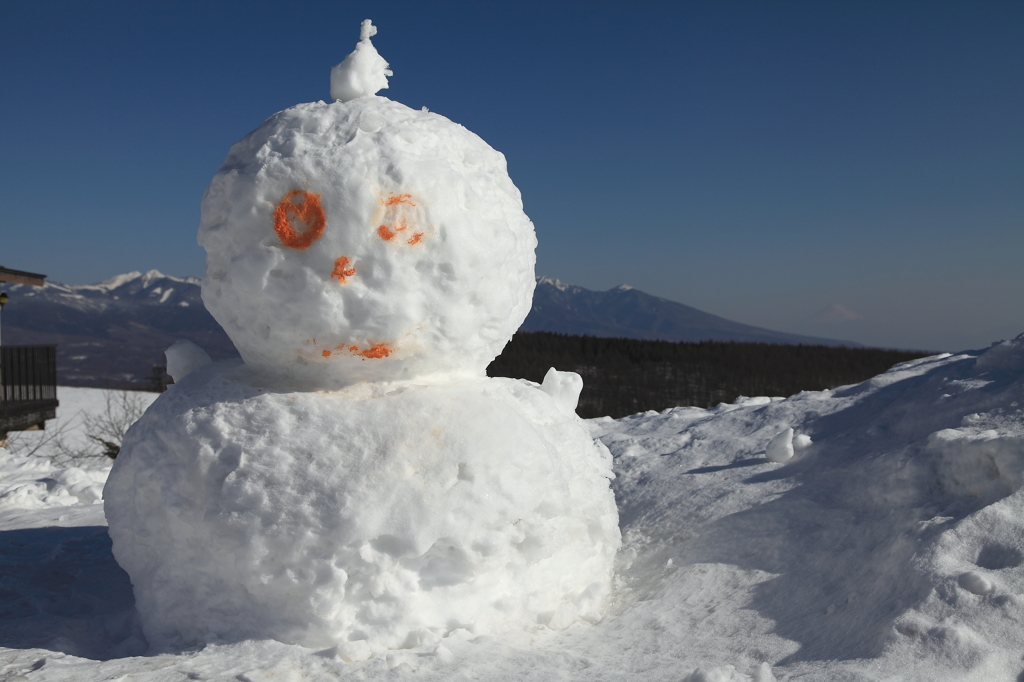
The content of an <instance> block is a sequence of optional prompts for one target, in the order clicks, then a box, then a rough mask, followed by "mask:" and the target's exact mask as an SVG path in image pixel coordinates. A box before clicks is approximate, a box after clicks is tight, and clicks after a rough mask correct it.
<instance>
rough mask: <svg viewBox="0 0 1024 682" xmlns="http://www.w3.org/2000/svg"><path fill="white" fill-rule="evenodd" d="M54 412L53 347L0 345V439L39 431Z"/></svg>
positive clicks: (54, 374)
mask: <svg viewBox="0 0 1024 682" xmlns="http://www.w3.org/2000/svg"><path fill="white" fill-rule="evenodd" d="M56 409H57V347H56V346H0V437H2V435H3V434H4V433H6V432H7V431H20V430H23V429H29V428H36V427H38V428H42V427H43V425H44V424H45V422H46V420H47V419H53V418H54V417H55V416H56Z"/></svg>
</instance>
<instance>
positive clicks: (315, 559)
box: [105, 20, 619, 659]
mask: <svg viewBox="0 0 1024 682" xmlns="http://www.w3.org/2000/svg"><path fill="white" fill-rule="evenodd" d="M375 33H376V29H375V28H374V27H373V26H372V25H371V24H370V22H369V20H367V21H365V22H363V26H362V31H361V36H360V42H359V43H358V45H357V47H356V50H355V51H354V52H353V53H352V54H350V55H349V56H348V57H347V58H346V59H345V60H344V61H343V62H342V63H340V64H338V65H337V66H336V67H334V70H333V71H332V73H331V95H332V97H333V98H334V99H335V102H334V103H332V104H325V103H323V102H316V103H311V104H300V105H297V106H295V107H292V108H290V109H287V110H285V111H283V112H280V113H278V114H275V115H274V116H272V117H271V118H270V119H268V120H267V121H266V122H265V123H264V124H263V125H262V126H260V128H258V129H257V130H255V131H254V132H252V133H251V134H249V135H248V136H247V137H246V138H244V139H243V140H242V141H240V142H238V143H237V144H236V145H235V146H234V147H232V149H231V151H230V153H229V154H228V158H227V160H226V161H225V163H224V165H223V166H222V168H221V169H220V171H218V173H217V174H216V176H215V177H214V179H213V181H212V182H211V183H210V186H209V189H208V190H207V192H206V195H205V197H204V198H203V205H202V221H201V224H200V227H199V242H200V244H201V245H202V246H204V247H205V248H206V251H207V269H206V275H205V277H204V279H203V300H204V302H205V303H206V305H207V307H208V308H209V310H210V312H211V313H212V314H213V315H214V317H215V318H216V319H217V320H218V322H220V323H221V325H222V326H223V327H224V329H225V330H226V331H227V332H228V334H229V336H230V337H231V339H232V341H234V343H235V346H236V347H237V348H238V350H239V352H240V353H241V355H242V358H243V359H244V363H238V362H233V363H232V362H227V363H223V362H222V363H213V364H209V365H202V363H198V364H196V365H195V366H197V367H199V368H198V369H195V370H194V371H192V372H191V373H190V374H188V375H187V376H185V377H184V378H182V379H181V380H180V381H178V383H177V384H176V385H175V386H174V387H173V388H172V389H171V390H169V391H168V392H167V393H165V394H164V395H163V396H161V398H160V399H159V400H158V401H157V402H156V403H154V406H153V407H152V408H151V410H150V411H149V412H148V413H147V414H146V415H145V416H144V417H143V418H142V419H141V420H140V421H139V422H138V423H137V424H136V425H135V426H134V427H133V428H132V429H131V430H130V432H129V433H128V434H127V436H126V438H125V441H124V446H123V448H122V451H121V455H120V456H119V457H118V459H117V461H116V463H115V467H114V469H113V470H112V472H111V475H110V478H109V479H108V483H107V487H106V490H105V505H106V507H105V510H106V513H107V517H108V521H109V524H110V534H111V537H112V539H113V543H114V554H115V556H116V558H117V560H118V562H119V563H120V564H121V565H122V567H124V568H125V570H126V571H127V572H128V573H129V575H130V576H131V578H132V583H133V586H134V589H135V593H136V603H137V607H138V610H139V613H140V615H141V617H142V621H143V626H144V630H145V633H146V636H147V638H149V640H150V641H151V643H154V644H157V645H166V644H171V643H175V642H196V641H203V640H209V639H211V638H216V639H228V640H230V639H241V638H259V637H270V638H275V639H278V640H281V641H285V642H295V643H299V644H303V645H306V646H314V647H331V646H336V647H338V652H339V655H340V656H342V657H343V658H347V659H357V658H365V657H367V656H370V655H372V654H373V653H374V652H378V651H382V650H385V649H388V648H397V647H406V648H408V647H416V646H434V645H435V644H436V642H437V641H438V640H440V639H441V638H443V637H445V636H447V635H449V634H451V633H452V632H453V631H456V630H460V631H461V630H465V631H468V632H471V633H478V634H479V633H495V632H501V631H503V630H505V629H508V628H544V627H549V628H560V627H565V626H567V625H568V624H570V623H572V622H574V621H576V620H577V619H581V618H582V619H585V620H590V621H594V620H596V619H598V618H600V615H599V610H600V602H601V599H602V598H603V596H604V595H605V593H606V591H607V589H608V584H609V580H610V573H611V561H612V558H613V556H614V553H615V551H616V550H617V548H618V546H619V532H618V518H617V512H616V509H615V503H614V498H613V497H612V494H611V491H610V489H609V485H608V479H609V478H610V477H611V469H610V465H611V458H610V455H609V454H608V452H607V450H606V449H604V447H603V446H601V445H600V444H599V443H595V442H594V441H592V440H591V439H590V437H589V435H588V433H587V431H586V429H585V427H584V426H583V424H582V422H581V421H580V420H579V418H578V417H576V415H575V412H574V410H575V406H576V400H577V398H578V396H579V390H580V388H581V387H582V383H581V381H580V380H579V377H578V376H577V375H571V374H566V373H559V372H555V371H554V370H552V371H551V372H549V374H548V377H546V378H545V382H544V384H543V385H541V386H537V385H536V384H531V383H529V382H525V381H513V380H510V379H488V378H486V376H485V375H484V372H485V369H486V367H487V365H488V364H489V363H490V361H491V360H492V359H493V358H494V357H495V356H496V355H497V354H498V353H499V352H500V350H501V348H502V347H503V346H504V344H505V343H506V342H507V341H508V339H509V338H510V337H511V336H512V334H513V333H514V332H515V330H516V329H517V328H518V326H519V325H520V324H521V323H522V321H523V319H525V317H526V314H527V313H528V312H529V309H530V305H531V299H532V293H533V286H534V276H533V267H534V248H535V245H536V238H535V236H534V231H533V225H532V224H531V222H530V220H529V219H528V218H527V217H526V215H525V214H524V213H523V209H522V202H521V199H520V195H519V192H518V190H517V189H516V188H515V186H514V185H513V184H512V182H511V180H510V179H509V177H508V174H507V172H506V168H505V161H504V157H503V156H502V155H501V154H499V153H498V152H496V151H494V150H493V149H491V148H490V147H489V146H488V145H487V144H486V143H484V142H483V141H482V140H481V139H480V138H479V137H477V136H476V135H474V134H473V133H470V132H469V131H468V130H466V129H465V128H463V127H462V126H459V125H457V124H454V123H452V122H451V121H449V120H447V119H445V118H444V117H442V116H438V115H437V114H432V113H427V112H426V111H425V110H424V111H414V110H412V109H409V108H407V107H405V106H404V105H401V104H398V103H396V102H392V101H390V100H388V99H385V98H383V97H378V96H376V94H375V93H376V92H377V90H379V89H380V88H383V87H387V78H386V77H387V76H388V75H391V72H390V71H389V70H388V69H387V66H388V64H387V62H385V61H384V60H383V59H382V58H381V57H380V55H379V54H378V53H377V51H376V50H375V49H374V47H373V45H372V43H371V42H370V38H371V36H373V35H374V34H375ZM177 380H178V377H176V381H177Z"/></svg>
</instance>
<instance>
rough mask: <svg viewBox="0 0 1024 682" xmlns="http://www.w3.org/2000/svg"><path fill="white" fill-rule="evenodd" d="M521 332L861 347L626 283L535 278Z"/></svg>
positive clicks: (665, 339)
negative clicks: (737, 318)
mask: <svg viewBox="0 0 1024 682" xmlns="http://www.w3.org/2000/svg"><path fill="white" fill-rule="evenodd" d="M522 329H523V330H524V331H535V332H539V331H545V332H559V333H562V334H589V335H590V336H615V337H625V338H630V339H658V340H662V341H707V340H713V341H752V342H760V343H789V344H805V345H824V346H851V347H859V346H860V345H861V344H859V343H854V342H852V341H838V340H836V339H823V338H818V337H814V336H801V335H799V334H787V333H785V332H777V331H772V330H770V329H762V328H760V327H752V326H750V325H746V324H741V323H739V322H733V321H732V320H727V319H725V318H723V317H718V316H717V315H712V314H710V313H706V312H704V311H702V310H697V309H696V308H691V307H690V306H687V305H683V304H682V303H676V302H675V301H669V300H668V299H664V298H659V297H657V296H651V295H650V294H645V293H644V292H642V291H640V290H639V289H635V288H633V287H631V286H629V285H627V284H623V285H620V286H617V287H615V288H614V289H610V290H608V291H591V290H589V289H584V288H583V287H579V286H575V285H573V284H566V283H564V282H560V281H558V280H557V279H551V278H550V277H538V278H537V289H536V291H535V292H534V294H533V310H531V311H530V315H529V316H528V317H527V318H526V322H524V323H523V326H522Z"/></svg>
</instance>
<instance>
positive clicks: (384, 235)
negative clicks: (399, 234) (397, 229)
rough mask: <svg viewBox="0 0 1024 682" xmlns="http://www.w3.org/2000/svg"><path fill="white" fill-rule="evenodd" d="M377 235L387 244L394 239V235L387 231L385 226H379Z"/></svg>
mask: <svg viewBox="0 0 1024 682" xmlns="http://www.w3.org/2000/svg"><path fill="white" fill-rule="evenodd" d="M377 234H378V235H380V238H381V239H383V240H384V241H386V242H389V241H391V240H392V239H394V238H395V233H394V232H392V231H391V230H389V229H388V226H387V225H381V226H380V227H378V228H377Z"/></svg>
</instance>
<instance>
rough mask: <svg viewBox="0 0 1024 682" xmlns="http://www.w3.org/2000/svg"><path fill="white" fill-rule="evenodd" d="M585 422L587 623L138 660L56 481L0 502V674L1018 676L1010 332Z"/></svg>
mask: <svg viewBox="0 0 1024 682" xmlns="http://www.w3.org/2000/svg"><path fill="white" fill-rule="evenodd" d="M213 367H216V365H211V368H213ZM203 371H210V370H209V369H207V370H201V371H200V373H199V374H201V373H202V372H203ZM199 374H197V375H194V376H192V377H189V378H187V379H186V380H185V381H184V382H183V384H182V385H180V386H178V388H182V387H183V386H186V385H189V384H190V383H191V382H194V381H196V379H197V378H198V376H199ZM173 390H175V389H172V391H173ZM88 391H90V389H69V388H63V387H62V388H61V389H60V392H59V397H60V400H61V407H60V408H59V413H58V418H59V419H66V418H67V416H68V415H65V414H64V413H63V410H65V407H66V406H69V407H70V408H71V409H78V407H77V406H78V405H84V404H85V401H86V398H87V397H88V398H91V399H92V400H94V401H98V402H99V403H102V392H101V391H94V392H92V393H87V392H88ZM168 397H170V392H168V393H167V394H164V398H161V401H163V400H165V399H166V398H168ZM289 402H290V401H289ZM587 423H588V424H589V426H590V428H591V431H592V433H593V434H594V435H596V436H599V437H600V439H601V440H602V442H604V443H605V444H606V445H607V446H608V447H609V449H610V451H611V453H612V455H613V457H614V465H613V467H614V471H615V474H616V478H615V479H614V481H613V486H614V489H615V493H616V499H617V503H618V508H619V518H620V528H621V531H622V533H623V538H624V546H623V548H622V550H621V551H620V552H619V554H618V558H617V561H616V570H615V578H614V589H613V590H612V592H611V594H610V595H609V596H608V598H607V599H606V600H605V602H604V610H605V618H604V619H603V620H602V621H601V622H600V623H598V624H596V625H588V624H585V623H584V622H577V623H576V624H574V625H571V626H570V627H569V628H567V629H566V630H562V631H556V630H551V629H550V628H539V629H536V630H533V631H529V632H527V631H517V630H513V631H509V632H507V633H504V634H502V635H500V636H478V635H476V634H474V633H472V632H469V631H467V630H453V631H452V632H451V633H450V634H448V635H447V636H445V637H443V638H441V639H440V641H432V640H430V639H429V638H425V639H423V640H421V641H420V642H419V643H418V644H414V643H413V642H409V643H408V644H409V645H410V648H407V649H392V650H389V651H387V652H378V653H375V654H373V655H372V656H371V657H370V658H368V659H366V660H364V661H354V660H353V659H355V658H359V657H360V656H361V655H363V654H365V649H362V647H361V646H360V645H359V644H358V640H356V641H342V642H338V643H336V644H334V645H332V646H330V647H327V648H324V649H311V648H306V647H302V646H297V645H288V644H283V643H280V642H277V641H276V640H270V639H254V640H248V641H244V642H237V643H227V642H213V643H210V644H207V645H206V646H203V647H200V648H189V649H177V648H169V649H166V650H164V651H163V652H162V653H160V652H159V651H158V650H157V649H155V648H151V649H150V650H149V655H146V656H142V655H140V654H142V653H144V652H146V647H147V643H146V641H145V639H143V635H142V633H141V631H140V630H139V628H138V625H137V617H136V615H135V610H134V608H133V606H132V592H131V584H130V583H129V581H128V578H127V576H126V575H125V574H124V573H123V572H122V571H120V569H119V568H118V567H117V565H116V564H115V563H114V561H113V558H112V556H111V554H110V544H109V540H108V538H107V535H106V533H105V532H104V528H103V517H102V514H101V513H100V511H101V509H100V507H101V505H98V504H88V503H86V502H84V501H82V500H79V501H78V502H77V503H76V504H72V505H70V506H69V505H64V504H62V503H61V502H60V501H59V499H58V498H59V497H62V495H58V496H55V497H54V498H53V499H51V500H49V501H45V500H44V501H43V503H42V504H37V503H36V502H33V503H31V504H30V505H29V506H27V507H16V506H14V505H12V504H8V505H6V506H3V507H0V559H2V562H3V564H2V566H3V572H2V578H0V579H2V588H3V592H2V593H0V595H2V598H3V599H2V601H0V607H2V608H0V647H2V648H0V677H3V678H6V679H9V680H18V679H21V677H24V678H26V679H29V680H32V681H35V680H47V681H48V680H53V681H64V680H74V681H75V682H83V681H84V682H93V681H100V680H111V679H140V680H150V679H151V680H164V679H166V680H177V679H182V680H186V679H204V680H218V681H219V680H224V681H228V680H233V681H237V680H251V681H256V680H259V681H261V682H263V681H267V682H269V681H271V680H299V679H310V680H334V679H339V678H340V679H369V680H420V681H427V682H434V681H441V680H445V681H447V680H452V679H470V678H472V679H478V680H494V681H497V680H507V679H517V680H545V681H546V680H551V679H565V680H581V681H582V680H587V681H590V680H627V681H633V682H660V681H663V680H664V681H666V682H668V681H671V682H676V681H678V680H682V679H687V678H690V679H710V680H745V681H746V680H757V681H767V680H778V681H779V682H782V681H784V680H798V679H799V680H851V681H865V682H866V681H871V680H887V681H892V680H901V681H921V682H926V681H928V682H930V681H933V680H940V681H949V682H954V681H956V682H959V681H961V680H968V681H973V682H988V681H991V680H1008V681H1012V680H1017V679H1021V676H1022V675H1024V660H1022V659H1021V657H1020V652H1021V651H1024V628H1022V627H1021V623H1024V490H1022V489H1021V487H1020V482H1019V481H1020V479H1019V478H1018V475H1017V474H1018V472H1019V470H1020V469H1019V467H1020V466H1021V463H1022V461H1024V336H1022V337H1018V338H1017V339H1014V340H1012V341H1008V342H1002V343H999V344H994V345H993V347H992V348H990V349H986V350H985V351H968V352H963V353H958V354H955V355H940V356H935V357H931V358H925V359H922V360H917V361H913V362H910V363H905V364H903V365H898V366H896V367H894V368H893V369H892V370H890V371H889V372H886V373H885V374H882V375H879V376H878V377H875V378H873V379H871V380H869V381H865V382H863V383H861V384H857V385H854V386H844V387H841V388H838V389H836V390H834V391H821V392H804V393H800V394H798V395H795V396H792V397H790V398H787V399H785V400H781V399H769V398H740V399H737V401H736V402H735V403H734V404H731V405H730V404H723V405H719V406H718V407H716V408H713V409H710V410H704V409H698V408H685V407H681V408H675V409H672V410H666V411H664V412H662V413H656V412H649V413H644V414H638V415H634V416H632V417H627V418H625V419H620V420H612V419H608V418H604V419H595V420H590V421H589V422H587ZM784 427H785V428H793V429H794V431H795V432H796V433H798V434H800V435H806V436H808V437H809V438H811V439H812V440H813V442H810V443H808V444H807V445H806V447H805V448H804V449H803V450H801V449H799V448H796V447H795V449H796V454H795V455H794V458H793V459H792V460H790V461H789V462H787V463H785V464H782V465H779V464H773V463H770V462H768V461H767V460H766V459H765V458H764V457H763V453H764V451H765V448H766V445H767V443H768V441H769V440H771V438H773V437H774V436H775V435H777V434H778V433H779V432H780V431H781V430H783V428H784ZM942 432H946V433H945V434H944V435H943V436H941V437H939V436H936V435H935V434H939V433H942ZM950 432H952V433H950ZM43 433H45V432H43ZM953 433H956V434H959V437H958V438H952V437H951V436H952V434H953ZM26 435H28V434H26ZM38 435H42V434H38ZM800 435H798V436H796V437H794V439H793V442H794V446H796V445H797V442H798V441H799V440H800ZM0 471H2V474H3V475H2V476H0V494H3V493H4V492H6V491H8V490H11V489H13V488H14V487H17V486H22V485H25V484H26V483H30V482H41V483H42V482H44V481H45V480H46V479H53V480H56V477H55V476H54V474H55V473H56V472H55V471H54V470H53V469H52V467H47V466H46V464H45V461H43V462H32V461H26V460H24V458H22V459H20V460H15V459H11V458H0ZM43 485H44V487H45V485H47V483H44V484H43ZM49 485H52V484H49ZM54 490H56V488H54ZM972 491H975V493H972ZM19 676H20V677H19Z"/></svg>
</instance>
